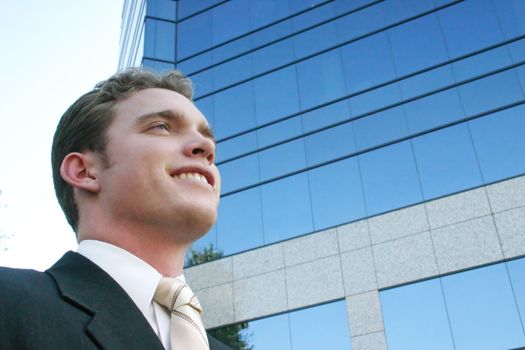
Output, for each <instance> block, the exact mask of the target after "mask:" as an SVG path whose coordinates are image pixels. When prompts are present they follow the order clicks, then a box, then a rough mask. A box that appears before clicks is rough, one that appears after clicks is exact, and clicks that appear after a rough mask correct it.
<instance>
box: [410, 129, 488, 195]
mask: <svg viewBox="0 0 525 350" xmlns="http://www.w3.org/2000/svg"><path fill="white" fill-rule="evenodd" d="M412 142H413V145H414V152H415V155H416V162H417V166H418V170H419V174H420V177H421V187H422V188H423V197H424V198H425V199H426V200H428V199H432V198H436V197H440V196H444V195H448V194H451V193H454V192H457V191H461V190H465V189H468V188H472V187H475V186H479V185H481V184H482V179H481V173H480V170H479V166H478V163H477V161H476V155H475V152H474V147H473V146H472V141H471V139H470V135H469V131H468V129H467V125H466V124H459V125H456V126H453V127H449V128H446V129H442V130H439V131H436V132H433V133H431V134H426V135H423V136H420V137H417V138H415V139H413V140H412Z"/></svg>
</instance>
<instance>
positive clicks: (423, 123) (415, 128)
mask: <svg viewBox="0 0 525 350" xmlns="http://www.w3.org/2000/svg"><path fill="white" fill-rule="evenodd" d="M403 107H404V108H405V112H406V118H407V122H408V129H409V131H410V133H416V132H421V131H424V130H429V129H431V128H435V127H438V126H441V125H445V124H446V123H451V122H453V121H455V120H459V119H462V118H464V117H465V116H464V113H463V108H462V106H461V101H460V98H459V94H458V91H457V89H450V90H445V91H443V92H440V93H437V94H434V95H430V96H428V97H424V98H422V99H419V100H415V101H412V102H410V103H407V104H405V105H404V106H403Z"/></svg>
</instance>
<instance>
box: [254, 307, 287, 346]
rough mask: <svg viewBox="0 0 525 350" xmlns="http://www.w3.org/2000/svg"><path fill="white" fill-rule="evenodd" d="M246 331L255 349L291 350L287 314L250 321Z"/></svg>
mask: <svg viewBox="0 0 525 350" xmlns="http://www.w3.org/2000/svg"><path fill="white" fill-rule="evenodd" d="M246 333H247V334H249V335H250V337H249V338H250V341H249V344H250V345H252V346H253V349H254V350H255V349H257V350H277V349H279V350H281V349H282V350H291V349H292V348H291V342H290V325H289V320H288V314H284V315H278V316H272V317H268V318H263V319H262V320H256V321H250V322H249V324H248V329H247V330H246Z"/></svg>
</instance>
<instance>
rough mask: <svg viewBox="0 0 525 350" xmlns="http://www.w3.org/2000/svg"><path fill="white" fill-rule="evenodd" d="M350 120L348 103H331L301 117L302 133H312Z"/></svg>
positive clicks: (344, 101)
mask: <svg viewBox="0 0 525 350" xmlns="http://www.w3.org/2000/svg"><path fill="white" fill-rule="evenodd" d="M348 118H350V109H349V108H348V101H347V100H343V101H339V102H336V103H332V104H330V105H328V106H325V107H321V108H318V109H315V110H313V111H310V112H308V113H304V114H303V115H302V119H303V128H304V131H312V130H316V129H319V128H322V127H324V126H329V125H332V124H334V123H337V122H340V121H343V120H346V119H348Z"/></svg>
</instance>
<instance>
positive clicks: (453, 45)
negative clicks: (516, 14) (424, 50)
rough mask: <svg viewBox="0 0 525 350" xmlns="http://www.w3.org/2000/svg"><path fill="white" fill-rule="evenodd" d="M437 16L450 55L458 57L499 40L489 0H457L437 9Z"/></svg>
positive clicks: (499, 33)
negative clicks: (459, 0)
mask: <svg viewBox="0 0 525 350" xmlns="http://www.w3.org/2000/svg"><path fill="white" fill-rule="evenodd" d="M473 14H475V15H473ZM439 18H440V22H441V25H442V29H443V34H444V36H445V40H446V42H447V47H448V51H449V54H450V56H451V57H458V56H461V55H464V54H467V53H470V52H472V51H476V50H479V49H482V48H484V47H487V46H490V45H494V44H496V43H498V42H500V41H502V40H503V33H502V32H501V27H500V25H499V23H498V20H497V18H496V11H495V10H494V8H493V6H492V1H490V0H471V1H464V2H460V3H457V4H455V5H454V6H450V7H448V8H446V9H443V10H442V11H439Z"/></svg>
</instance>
